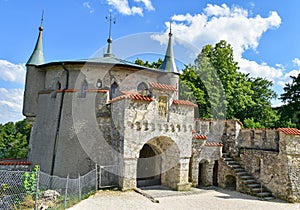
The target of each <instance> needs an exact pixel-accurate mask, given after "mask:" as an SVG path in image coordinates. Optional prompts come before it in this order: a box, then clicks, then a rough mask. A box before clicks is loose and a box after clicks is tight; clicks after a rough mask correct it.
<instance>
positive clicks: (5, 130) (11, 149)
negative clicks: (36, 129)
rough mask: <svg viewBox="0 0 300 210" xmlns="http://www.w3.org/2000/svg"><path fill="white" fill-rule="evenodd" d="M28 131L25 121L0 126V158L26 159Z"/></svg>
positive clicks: (29, 127) (29, 126) (29, 128)
mask: <svg viewBox="0 0 300 210" xmlns="http://www.w3.org/2000/svg"><path fill="white" fill-rule="evenodd" d="M30 130H31V125H30V124H29V123H28V122H27V120H26V119H24V120H22V121H19V122H17V123H13V122H8V123H6V124H4V125H2V124H0V158H21V157H27V154H28V145H29V138H30Z"/></svg>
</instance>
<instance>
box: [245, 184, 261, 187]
mask: <svg viewBox="0 0 300 210" xmlns="http://www.w3.org/2000/svg"><path fill="white" fill-rule="evenodd" d="M247 186H248V187H251V188H258V187H260V184H248V185H247Z"/></svg>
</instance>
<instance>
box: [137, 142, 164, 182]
mask: <svg viewBox="0 0 300 210" xmlns="http://www.w3.org/2000/svg"><path fill="white" fill-rule="evenodd" d="M136 178H137V187H145V186H150V185H160V184H161V157H160V156H159V153H158V151H157V150H155V149H154V148H153V146H151V145H149V144H145V145H144V146H143V148H142V149H141V150H140V155H139V159H138V162H137V176H136Z"/></svg>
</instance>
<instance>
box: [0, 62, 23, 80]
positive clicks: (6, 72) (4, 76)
mask: <svg viewBox="0 0 300 210" xmlns="http://www.w3.org/2000/svg"><path fill="white" fill-rule="evenodd" d="M25 74H26V71H25V65H24V64H13V63H11V62H9V61H6V60H0V80H4V81H8V82H16V83H19V84H24V82H25Z"/></svg>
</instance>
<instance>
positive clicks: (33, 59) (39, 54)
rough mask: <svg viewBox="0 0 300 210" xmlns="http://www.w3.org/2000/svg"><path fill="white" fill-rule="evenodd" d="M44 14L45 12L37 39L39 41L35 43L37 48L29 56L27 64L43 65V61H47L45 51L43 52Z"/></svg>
mask: <svg viewBox="0 0 300 210" xmlns="http://www.w3.org/2000/svg"><path fill="white" fill-rule="evenodd" d="M43 16H44V13H43V15H42V19H41V25H40V27H39V36H38V39H37V42H36V44H35V48H34V50H33V52H32V54H31V56H30V58H29V60H28V61H27V63H26V65H41V64H43V63H45V59H44V52H43V26H42V24H43V19H44V18H43Z"/></svg>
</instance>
